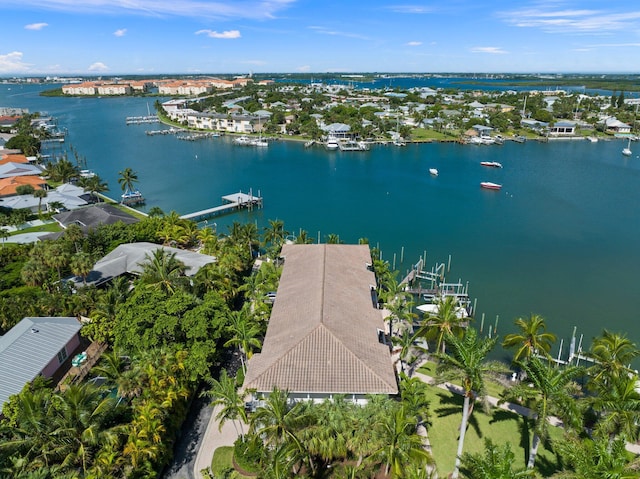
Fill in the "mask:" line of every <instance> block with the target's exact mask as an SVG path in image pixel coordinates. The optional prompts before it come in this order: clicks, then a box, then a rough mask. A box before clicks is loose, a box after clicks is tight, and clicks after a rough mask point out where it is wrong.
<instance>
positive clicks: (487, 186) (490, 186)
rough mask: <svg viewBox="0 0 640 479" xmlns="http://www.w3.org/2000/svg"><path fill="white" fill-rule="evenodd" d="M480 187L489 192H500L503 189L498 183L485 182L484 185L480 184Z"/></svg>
mask: <svg viewBox="0 0 640 479" xmlns="http://www.w3.org/2000/svg"><path fill="white" fill-rule="evenodd" d="M480 187H482V188H485V189H487V190H499V189H500V188H502V185H499V184H498V183H492V182H490V181H483V182H482V183H480Z"/></svg>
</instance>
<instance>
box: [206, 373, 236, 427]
mask: <svg viewBox="0 0 640 479" xmlns="http://www.w3.org/2000/svg"><path fill="white" fill-rule="evenodd" d="M207 383H208V384H209V386H211V389H209V390H208V391H204V392H203V393H202V396H206V397H208V398H212V399H213V401H211V403H210V404H209V405H210V406H211V407H216V406H219V407H220V409H219V411H218V414H217V415H216V420H217V421H218V424H219V426H218V429H219V430H220V431H221V430H222V426H223V425H224V423H225V422H226V421H228V420H231V421H233V425H234V427H235V429H236V434H238V429H239V431H240V432H239V434H240V435H241V436H244V430H243V427H242V425H243V424H246V423H247V413H246V412H245V408H244V399H245V397H246V395H247V394H246V392H245V393H242V394H241V393H239V392H238V387H237V385H236V381H235V379H234V378H232V377H230V376H229V375H227V370H226V369H223V370H222V371H221V372H220V378H219V379H213V378H210V379H207ZM238 426H240V427H239V428H238Z"/></svg>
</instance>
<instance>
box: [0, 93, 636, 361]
mask: <svg viewBox="0 0 640 479" xmlns="http://www.w3.org/2000/svg"><path fill="white" fill-rule="evenodd" d="M37 89H38V87H27V86H23V87H21V86H16V85H0V106H21V107H26V108H29V109H30V110H31V111H46V112H48V113H49V114H51V115H53V116H55V117H57V118H58V120H59V124H60V126H63V127H66V128H68V130H69V136H68V141H69V142H70V143H72V144H73V146H74V147H75V148H76V150H77V151H78V152H79V154H80V155H81V156H84V157H86V159H87V161H88V167H89V168H91V169H93V170H95V171H96V172H97V173H98V174H100V176H101V177H102V178H104V179H105V180H106V181H107V182H108V183H109V185H110V186H111V188H112V191H111V192H110V195H111V196H112V197H119V195H120V194H121V191H120V189H119V186H118V183H117V177H118V171H120V170H122V169H123V168H125V167H132V168H133V169H134V170H135V171H137V173H138V176H139V179H140V184H139V187H140V190H141V191H142V192H143V194H144V195H145V197H146V198H147V208H148V207H151V206H160V207H161V208H162V209H163V210H165V211H166V212H168V211H171V210H175V211H177V212H179V213H181V214H184V213H188V212H191V211H195V210H199V209H203V208H207V207H211V206H216V205H218V204H219V203H220V197H221V196H222V195H225V194H229V193H233V192H236V191H239V190H242V191H248V190H249V189H250V188H252V189H253V192H254V193H257V192H258V191H259V192H260V194H262V195H263V196H264V198H265V207H264V209H262V210H259V211H254V212H253V213H248V212H242V213H236V214H233V215H229V216H225V217H220V218H217V219H216V220H214V221H216V222H217V225H218V231H226V226H227V225H229V224H230V223H231V222H232V221H234V220H236V221H255V222H257V224H258V226H260V227H262V226H264V225H265V224H266V222H267V220H268V219H275V218H279V219H282V220H284V221H285V226H286V227H287V228H288V229H289V230H292V231H293V232H297V231H298V229H299V228H303V229H306V230H307V231H308V232H309V233H310V235H311V236H312V237H315V238H316V239H317V237H318V235H320V238H321V240H324V238H325V236H326V235H327V234H329V233H335V234H338V235H340V238H341V239H342V240H344V241H345V242H356V241H357V240H358V238H360V237H367V238H369V240H370V242H371V243H372V244H374V245H375V244H379V246H380V247H381V248H382V250H383V253H384V258H385V259H387V260H389V261H390V262H393V257H394V254H395V255H396V269H399V270H401V271H402V272H403V273H404V272H405V271H406V269H407V268H408V267H409V264H410V263H413V262H415V261H417V259H418V258H419V256H420V255H421V254H423V252H424V251H425V250H426V252H427V264H428V265H433V264H434V263H435V262H447V260H448V256H449V255H451V256H452V271H451V273H450V274H449V275H448V280H450V281H456V280H457V279H458V278H461V279H462V281H463V282H466V281H469V283H470V293H471V295H472V296H473V297H476V298H477V299H478V317H480V315H481V314H482V313H485V314H486V316H487V320H486V323H485V324H487V325H488V324H493V323H494V321H495V317H496V315H499V317H500V320H499V333H500V334H501V335H504V334H506V333H508V332H510V331H511V330H512V323H513V319H514V318H515V317H517V316H522V315H529V314H530V313H537V314H541V315H543V316H544V317H545V318H547V322H548V326H549V329H551V330H552V331H553V332H555V333H557V334H558V335H559V336H560V337H563V338H565V340H566V339H568V337H569V336H570V334H571V331H572V329H573V327H574V326H577V329H578V334H579V335H580V334H584V336H585V344H588V343H589V342H590V339H591V338H592V337H593V336H595V335H597V334H599V332H600V331H601V330H602V328H604V327H606V328H609V329H612V330H617V331H626V332H628V334H629V336H630V337H631V339H633V340H634V341H635V342H637V343H640V325H639V323H638V322H637V321H636V318H637V314H638V311H639V310H640V294H639V293H640V291H639V289H640V286H639V284H640V283H639V282H638V271H640V252H639V248H638V247H639V245H640V242H639V241H638V238H640V210H639V205H640V188H639V185H640V158H639V157H638V156H637V153H639V152H640V145H639V144H632V149H633V150H634V155H633V157H631V158H626V157H623V156H622V155H621V153H620V152H621V150H622V148H623V147H624V146H625V145H624V144H623V142H622V141H600V142H598V143H595V144H592V143H589V142H587V141H556V142H551V143H549V144H543V143H537V142H527V143H526V144H517V143H513V142H507V143H506V144H505V145H504V146H501V147H500V146H470V145H466V146H463V145H457V144H425V145H409V146H407V147H406V148H395V147H391V146H387V147H385V146H379V147H375V148H373V149H372V150H371V151H369V152H351V153H347V152H344V153H343V152H328V151H325V150H324V149H320V148H309V149H305V148H304V147H303V145H302V144H298V143H289V142H284V141H280V142H273V143H271V145H270V146H269V148H268V149H262V150H258V149H253V148H245V147H238V146H235V145H233V144H232V143H231V140H230V139H228V138H224V137H221V138H214V139H209V140H204V141H200V142H185V141H179V140H177V139H176V138H174V137H172V136H155V137H149V136H147V135H145V131H146V130H148V129H157V128H159V126H158V125H139V126H126V125H125V121H124V119H125V117H126V116H134V115H144V114H146V113H147V103H149V104H150V107H151V108H152V107H153V101H154V100H147V99H131V98H129V99H95V98H94V99H69V98H45V97H39V96H37ZM483 160H491V161H499V162H501V163H502V164H503V165H504V168H503V169H489V168H485V167H482V166H480V161H483ZM429 168H438V170H439V172H440V174H439V176H438V177H435V178H434V177H431V176H430V175H429V172H428V170H429ZM481 181H494V182H497V183H502V184H503V185H504V187H503V189H502V191H499V192H495V191H486V190H482V189H481V188H480V186H479V183H480V182H481ZM403 250H404V262H403V263H401V261H400V257H401V252H402V251H403ZM565 342H566V341H565ZM565 348H566V345H565ZM565 351H566V349H565Z"/></svg>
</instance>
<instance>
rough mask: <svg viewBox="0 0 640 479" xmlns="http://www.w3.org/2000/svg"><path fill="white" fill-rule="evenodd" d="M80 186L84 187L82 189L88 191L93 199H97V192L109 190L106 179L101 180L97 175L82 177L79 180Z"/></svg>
mask: <svg viewBox="0 0 640 479" xmlns="http://www.w3.org/2000/svg"><path fill="white" fill-rule="evenodd" d="M79 183H80V186H82V187H83V188H84V191H86V192H87V193H89V194H90V195H91V197H92V198H93V200H94V201H96V202H97V201H98V194H99V193H104V192H105V191H109V186H108V185H107V182H106V181H103V180H102V178H100V177H99V176H98V175H93V176H90V177H89V178H82V180H81V181H80V182H79Z"/></svg>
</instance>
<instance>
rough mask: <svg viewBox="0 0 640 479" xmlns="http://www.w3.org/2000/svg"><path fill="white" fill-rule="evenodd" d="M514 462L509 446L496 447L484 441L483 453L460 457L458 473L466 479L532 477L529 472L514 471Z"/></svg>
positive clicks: (486, 440)
mask: <svg viewBox="0 0 640 479" xmlns="http://www.w3.org/2000/svg"><path fill="white" fill-rule="evenodd" d="M514 461H515V455H514V454H513V451H512V450H511V444H509V443H506V444H504V445H502V446H498V445H497V444H494V443H493V441H492V440H491V439H485V441H484V452H482V453H478V454H469V453H464V454H463V455H462V464H461V467H460V472H462V477H465V478H467V479H520V478H524V477H533V476H534V473H533V471H531V470H514V468H513V463H514Z"/></svg>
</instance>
